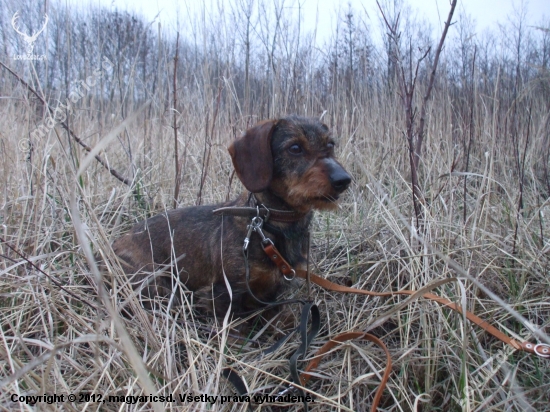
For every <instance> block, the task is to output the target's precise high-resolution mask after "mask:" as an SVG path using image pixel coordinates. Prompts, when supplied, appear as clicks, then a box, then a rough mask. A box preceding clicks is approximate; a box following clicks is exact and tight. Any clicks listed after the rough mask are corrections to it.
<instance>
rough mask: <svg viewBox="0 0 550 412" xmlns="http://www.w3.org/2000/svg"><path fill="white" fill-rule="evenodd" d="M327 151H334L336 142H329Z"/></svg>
mask: <svg viewBox="0 0 550 412" xmlns="http://www.w3.org/2000/svg"><path fill="white" fill-rule="evenodd" d="M327 149H329V150H332V149H334V142H328V143H327Z"/></svg>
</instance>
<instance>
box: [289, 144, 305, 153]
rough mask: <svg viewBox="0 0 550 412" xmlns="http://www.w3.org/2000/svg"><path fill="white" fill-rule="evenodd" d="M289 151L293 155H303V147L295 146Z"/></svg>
mask: <svg viewBox="0 0 550 412" xmlns="http://www.w3.org/2000/svg"><path fill="white" fill-rule="evenodd" d="M288 151H289V152H290V153H292V154H293V155H299V154H302V147H301V146H300V145H299V144H293V145H292V146H290V147H289V148H288Z"/></svg>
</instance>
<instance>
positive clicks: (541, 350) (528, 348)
mask: <svg viewBox="0 0 550 412" xmlns="http://www.w3.org/2000/svg"><path fill="white" fill-rule="evenodd" d="M296 275H297V276H298V277H300V278H302V279H306V277H307V272H306V271H305V270H297V271H296ZM309 277H310V280H311V281H312V282H313V283H315V284H316V285H319V286H321V287H322V288H324V289H326V290H330V291H333V292H344V293H355V294H359V295H367V296H381V297H390V296H395V295H412V294H414V293H415V291H413V290H398V291H397V292H371V291H368V290H362V289H355V288H350V287H347V286H342V285H338V284H336V283H332V282H330V281H328V280H326V279H324V278H322V277H320V276H317V275H315V274H313V273H310V274H309ZM422 297H423V298H425V299H429V300H433V301H435V302H437V303H440V304H441V305H445V306H447V307H448V308H451V309H452V310H454V311H456V312H458V313H460V314H462V313H463V310H462V307H461V306H459V305H457V304H456V303H453V302H451V301H450V300H448V299H445V298H442V297H440V296H437V295H435V294H433V293H425V294H424V295H422ZM465 315H466V318H468V320H470V321H471V322H474V323H475V324H476V325H478V326H479V327H480V328H482V329H484V330H485V331H487V332H488V333H490V334H491V335H493V336H494V337H495V338H497V339H499V340H501V341H502V342H504V343H506V344H508V345H510V346H511V347H513V348H514V349H516V350H523V351H525V352H529V353H534V354H537V355H539V356H542V357H548V355H550V352H549V350H548V347H547V346H546V345H535V344H533V343H531V342H518V341H517V340H515V339H512V338H510V337H509V336H507V335H505V334H504V333H502V332H501V331H500V330H498V329H497V328H495V327H494V326H493V325H491V324H490V323H488V322H486V321H484V320H483V319H481V318H480V317H479V316H476V315H474V314H473V313H472V312H469V311H465Z"/></svg>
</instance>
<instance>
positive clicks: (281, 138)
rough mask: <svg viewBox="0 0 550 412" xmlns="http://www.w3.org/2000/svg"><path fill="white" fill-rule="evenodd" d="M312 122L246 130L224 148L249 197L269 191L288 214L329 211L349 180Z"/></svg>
mask: <svg viewBox="0 0 550 412" xmlns="http://www.w3.org/2000/svg"><path fill="white" fill-rule="evenodd" d="M334 145H335V142H334V139H333V138H332V135H331V133H330V130H329V128H328V127H327V126H326V125H324V124H323V123H321V122H320V121H319V120H317V119H313V118H305V117H299V116H289V117H285V118H282V119H278V120H266V121H263V122H260V123H258V124H256V125H255V126H253V127H252V128H250V129H248V130H247V131H246V133H245V134H244V136H242V137H241V138H239V139H237V140H235V141H234V142H233V143H232V144H231V146H229V153H230V154H231V158H232V160H233V166H234V167H235V171H236V172H237V176H239V179H240V180H241V182H242V183H243V185H244V186H245V187H246V188H247V189H248V190H249V191H250V192H252V193H258V192H263V191H266V190H269V191H271V192H272V193H273V194H275V195H276V196H278V197H279V198H281V199H283V200H284V201H285V202H286V203H287V204H288V205H289V206H291V207H292V208H293V209H294V210H297V211H302V212H307V211H309V210H311V209H334V208H335V207H336V201H337V200H338V197H339V196H340V194H341V193H342V192H343V191H345V190H346V189H347V187H348V186H349V184H350V182H351V177H350V175H349V174H348V173H347V172H346V170H345V169H344V168H343V167H342V165H341V164H340V163H338V162H337V161H336V159H335V158H334Z"/></svg>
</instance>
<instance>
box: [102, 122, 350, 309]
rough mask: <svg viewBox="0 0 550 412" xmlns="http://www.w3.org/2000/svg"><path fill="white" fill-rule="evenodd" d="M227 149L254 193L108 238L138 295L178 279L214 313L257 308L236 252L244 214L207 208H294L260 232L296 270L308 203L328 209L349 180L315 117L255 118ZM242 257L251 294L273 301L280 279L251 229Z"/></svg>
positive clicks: (303, 251)
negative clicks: (289, 216)
mask: <svg viewBox="0 0 550 412" xmlns="http://www.w3.org/2000/svg"><path fill="white" fill-rule="evenodd" d="M229 153H230V154H231V157H232V160H233V165H234V167H235V170H236V172H237V175H238V177H239V178H240V180H241V181H242V182H243V184H244V186H245V187H246V188H247V189H248V190H249V191H250V192H252V193H254V197H250V196H249V194H247V193H243V194H242V195H241V196H239V197H238V198H237V199H236V200H234V201H232V202H229V203H224V204H218V205H211V206H195V207H187V208H182V209H175V210H171V211H168V212H166V213H162V214H159V215H157V216H155V217H152V218H150V219H148V220H146V221H143V222H141V223H139V224H137V225H136V226H134V227H133V228H132V229H131V230H130V232H129V233H128V234H126V235H124V236H122V237H120V238H119V239H117V240H116V241H115V242H114V243H113V250H114V251H115V253H116V255H117V256H118V257H119V259H120V260H121V262H122V267H123V268H124V271H125V273H126V274H127V275H129V276H130V277H131V282H132V283H133V285H134V288H139V289H140V290H141V291H142V295H143V296H144V297H150V298H152V297H155V296H160V297H169V296H170V294H172V292H175V291H176V290H177V286H178V284H179V285H182V284H183V285H185V287H186V288H187V289H189V290H191V291H193V292H194V295H195V299H198V300H200V301H201V302H202V303H203V304H204V303H205V302H206V303H208V304H207V305H206V306H207V307H209V308H210V309H214V310H215V311H216V312H217V313H218V314H220V315H221V314H224V313H225V312H226V311H227V309H228V307H229V304H231V309H232V311H233V312H235V313H236V314H237V315H239V314H244V313H247V312H250V311H252V310H255V309H258V308H259V307H261V305H260V304H259V303H258V302H257V301H256V300H255V299H254V297H253V296H251V295H250V294H249V293H248V289H247V287H246V283H245V262H244V258H243V255H242V246H243V241H244V238H245V236H246V232H247V225H248V224H249V223H250V218H248V217H237V216H231V215H229V216H228V215H225V216H217V215H214V214H213V213H212V211H213V210H214V209H216V208H219V207H223V206H251V207H255V206H256V203H255V199H256V200H257V202H258V204H263V205H265V206H266V207H268V208H272V209H279V210H293V211H297V212H300V213H302V214H303V216H302V217H301V218H300V219H299V220H297V221H295V222H291V223H283V222H278V221H273V220H272V221H269V222H268V223H269V224H270V225H271V230H268V228H264V232H265V234H266V236H268V237H269V238H270V239H272V240H273V242H274V244H275V246H276V247H277V248H278V249H279V251H280V252H281V253H282V255H283V256H284V257H285V258H286V259H287V260H288V262H289V263H290V264H291V265H293V266H294V267H298V268H300V267H301V268H303V267H304V265H305V262H306V256H307V236H308V229H309V224H310V221H311V216H312V211H313V209H325V210H330V209H334V208H335V207H336V203H335V202H336V201H337V199H338V196H339V195H340V194H341V193H342V192H343V191H344V190H346V188H347V187H348V185H349V183H350V181H351V178H350V177H349V175H348V174H347V172H346V171H345V170H344V168H343V167H342V166H341V165H340V164H339V163H338V162H337V161H336V160H335V159H334V150H333V140H332V137H331V134H330V131H329V129H328V127H327V126H325V125H324V124H322V123H321V122H319V121H318V120H316V119H309V118H303V117H298V116H289V117H286V118H282V119H279V120H267V121H264V122H261V123H258V124H257V125H256V126H254V127H252V128H251V129H249V130H248V131H247V132H246V133H245V135H244V136H243V137H241V138H239V139H237V140H236V141H234V142H233V143H232V144H231V146H230V147H229ZM249 262H250V288H251V290H252V292H253V293H254V295H255V296H256V297H257V298H259V299H260V300H262V301H267V302H272V301H275V300H276V299H277V295H278V293H279V292H280V290H281V287H282V286H283V284H284V283H285V282H286V281H285V280H284V278H283V276H282V274H281V273H280V272H279V270H278V269H277V267H276V266H275V264H274V263H272V262H271V260H270V259H269V258H268V257H267V256H266V254H265V253H264V251H263V249H262V248H261V245H260V237H259V235H258V234H252V237H251V240H250V246H249ZM224 273H225V276H226V277H227V280H228V281H229V284H230V285H231V289H232V299H230V298H229V293H228V291H227V288H226V285H225V281H224ZM173 275H174V276H173ZM178 280H179V282H178ZM178 295H179V294H177V293H176V294H175V298H176V300H177V297H178Z"/></svg>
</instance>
